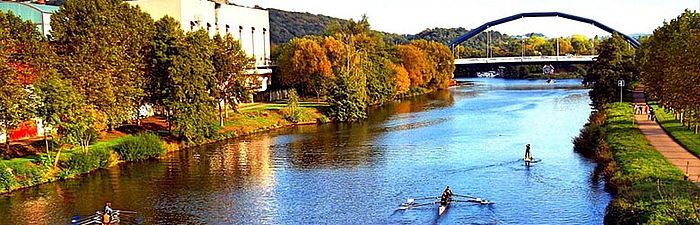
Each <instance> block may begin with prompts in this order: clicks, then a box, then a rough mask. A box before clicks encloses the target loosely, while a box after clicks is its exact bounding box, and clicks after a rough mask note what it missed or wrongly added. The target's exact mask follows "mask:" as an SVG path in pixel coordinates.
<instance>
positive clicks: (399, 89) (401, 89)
mask: <svg viewBox="0 0 700 225" xmlns="http://www.w3.org/2000/svg"><path fill="white" fill-rule="evenodd" d="M391 70H392V71H393V73H394V76H395V77H396V81H395V83H394V87H395V88H394V92H395V93H396V94H398V95H400V94H403V93H406V92H407V91H408V88H409V87H410V86H411V80H410V79H409V78H408V71H406V68H403V66H401V65H397V64H391Z"/></svg>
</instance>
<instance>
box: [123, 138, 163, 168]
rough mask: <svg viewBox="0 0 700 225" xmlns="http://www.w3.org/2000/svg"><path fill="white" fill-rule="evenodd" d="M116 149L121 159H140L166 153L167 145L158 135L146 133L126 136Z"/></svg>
mask: <svg viewBox="0 0 700 225" xmlns="http://www.w3.org/2000/svg"><path fill="white" fill-rule="evenodd" d="M114 151H115V152H117V154H119V158H120V159H121V160H125V161H140V160H145V159H149V158H155V157H158V156H160V155H162V154H164V153H165V146H164V145H163V141H161V140H160V138H159V137H158V136H156V135H155V134H152V133H146V134H139V135H136V136H131V137H127V138H125V139H124V140H123V141H122V142H121V143H119V144H118V145H117V146H115V147H114Z"/></svg>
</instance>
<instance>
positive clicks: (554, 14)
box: [448, 12, 640, 64]
mask: <svg viewBox="0 0 700 225" xmlns="http://www.w3.org/2000/svg"><path fill="white" fill-rule="evenodd" d="M526 17H530V18H532V17H561V18H565V19H569V20H574V21H578V22H581V23H587V24H591V25H593V26H596V27H598V28H600V29H602V30H604V31H606V32H608V33H610V34H614V33H618V34H620V35H621V36H622V37H623V38H624V39H625V40H626V41H627V42H628V43H629V44H630V45H631V46H632V47H634V48H639V45H640V43H639V41H638V40H636V39H634V38H632V37H630V36H629V35H626V34H623V33H620V32H619V31H617V30H615V29H613V28H610V27H609V26H606V25H605V24H602V23H600V22H598V21H595V20H592V19H588V18H584V17H580V16H575V15H571V14H566V13H561V12H529V13H519V14H515V15H512V16H509V17H504V18H501V19H497V20H494V21H491V22H487V23H485V24H483V25H481V26H479V27H477V28H476V29H473V30H470V31H469V32H467V33H465V34H463V35H462V36H459V37H457V38H455V39H453V40H452V41H450V43H449V44H448V46H449V47H450V49H453V50H454V48H455V47H456V46H457V45H459V44H461V43H462V42H465V41H467V40H469V39H470V38H472V37H474V36H476V35H478V34H479V33H481V32H483V31H485V30H486V29H489V28H490V27H493V26H497V25H500V24H503V23H508V22H511V21H513V20H518V19H521V18H526ZM528 57H529V56H528ZM528 57H525V56H523V57H507V58H509V59H504V60H486V59H484V60H461V59H458V60H455V64H473V63H476V64H483V63H487V64H488V63H490V62H504V61H508V62H512V63H518V62H525V61H528V60H535V59H532V57H529V58H530V59H528ZM595 57H596V56H586V57H578V58H575V59H571V58H566V57H564V56H556V57H547V56H545V57H541V58H538V59H536V61H538V62H539V61H541V62H557V61H569V60H571V61H581V60H582V61H592V60H595ZM487 58H488V57H487Z"/></svg>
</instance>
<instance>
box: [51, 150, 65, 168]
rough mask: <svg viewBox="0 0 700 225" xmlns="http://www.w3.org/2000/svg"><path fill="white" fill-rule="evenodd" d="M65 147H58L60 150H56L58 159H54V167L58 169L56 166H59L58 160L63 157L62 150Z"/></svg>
mask: <svg viewBox="0 0 700 225" xmlns="http://www.w3.org/2000/svg"><path fill="white" fill-rule="evenodd" d="M62 149H63V148H61V147H58V151H57V152H56V159H54V160H53V168H54V169H56V166H58V160H59V159H60V158H61V150H62Z"/></svg>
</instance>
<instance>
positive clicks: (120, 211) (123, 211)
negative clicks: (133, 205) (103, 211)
mask: <svg viewBox="0 0 700 225" xmlns="http://www.w3.org/2000/svg"><path fill="white" fill-rule="evenodd" d="M114 211H115V212H119V213H131V214H136V213H138V212H135V211H127V210H114Z"/></svg>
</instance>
